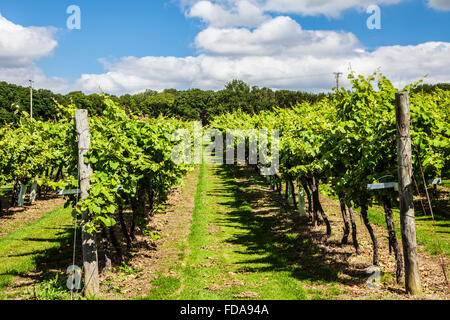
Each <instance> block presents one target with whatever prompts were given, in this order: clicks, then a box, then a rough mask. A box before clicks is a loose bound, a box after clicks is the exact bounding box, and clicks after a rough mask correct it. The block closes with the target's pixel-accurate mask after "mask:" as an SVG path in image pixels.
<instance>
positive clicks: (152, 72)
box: [0, 0, 450, 95]
mask: <svg viewBox="0 0 450 320" xmlns="http://www.w3.org/2000/svg"><path fill="white" fill-rule="evenodd" d="M186 1H188V2H189V1H191V0H186ZM356 2H357V1H353V0H348V1H340V0H336V1H333V3H331V2H330V1H324V0H316V1H313V2H311V1H310V0H304V1H300V0H299V1H288V0H265V1H257V0H247V1H236V0H222V1H215V2H214V3H213V2H211V1H195V2H189V4H188V7H187V8H191V10H188V11H187V16H188V17H198V18H201V19H203V21H204V22H205V23H206V24H207V25H206V26H205V28H204V29H203V30H202V31H201V32H200V33H199V34H198V35H197V37H196V39H195V43H194V45H195V47H196V48H197V49H198V55H197V56H189V57H132V56H131V57H123V58H121V59H118V60H114V61H110V60H102V59H101V60H100V62H101V63H102V64H103V65H104V67H105V69H106V70H107V72H105V73H102V74H83V75H81V77H80V78H79V79H77V80H76V81H74V82H69V81H68V80H66V79H61V78H48V77H46V76H45V74H44V72H43V71H42V70H41V69H39V68H38V67H37V66H36V65H35V64H34V62H33V61H34V60H36V59H39V58H41V57H44V56H48V55H51V54H52V52H53V50H54V48H55V47H56V45H57V42H56V40H54V39H53V33H52V32H53V31H52V29H51V28H36V27H28V28H25V27H22V26H18V25H15V24H13V23H12V22H9V21H8V20H6V19H4V18H3V17H1V16H0V30H7V32H1V33H0V49H1V51H0V80H4V81H9V82H13V83H17V84H21V85H24V84H25V83H24V82H25V81H26V80H28V79H34V80H35V81H36V86H37V87H45V88H50V89H52V90H54V91H56V92H68V91H69V90H83V91H85V92H88V93H89V92H98V91H99V90H104V91H105V92H108V93H112V94H117V95H120V94H124V93H137V92H141V91H144V90H146V89H156V90H163V89H165V88H179V89H183V88H203V89H221V88H223V87H224V85H225V84H226V83H227V82H228V81H230V80H232V79H241V80H244V81H246V82H248V83H249V84H250V85H258V86H266V87H270V88H275V89H277V88H280V89H281V88H286V89H296V90H307V91H313V92H318V91H328V90H330V89H331V88H332V87H333V86H334V76H333V72H335V71H341V72H344V73H346V72H347V71H348V67H349V65H350V64H351V66H352V68H353V70H355V71H356V72H358V73H362V74H366V75H367V74H370V73H372V72H373V71H375V70H376V69H377V68H379V67H380V68H381V71H382V72H383V73H384V74H386V75H387V76H388V78H389V79H391V80H392V81H393V82H394V84H395V85H396V86H397V87H398V88H401V87H402V86H404V85H405V84H407V83H411V82H413V81H416V80H418V79H420V78H421V77H423V76H424V75H425V74H429V78H428V81H429V82H450V64H449V63H448V62H449V58H448V57H449V56H450V43H448V42H427V43H422V44H419V45H415V46H388V47H380V48H378V49H376V50H375V51H373V52H367V51H366V50H365V48H364V46H363V45H362V44H361V43H360V42H359V40H358V39H357V38H356V37H355V35H353V34H352V33H349V32H337V31H319V30H305V29H303V28H302V27H301V25H300V24H299V23H298V22H296V21H295V20H293V19H292V18H290V17H288V16H277V17H271V16H268V15H266V11H265V10H267V8H268V7H267V6H266V7H264V8H266V9H264V8H263V7H262V6H261V3H263V4H264V5H271V6H273V9H271V10H274V11H275V8H276V7H277V6H278V8H281V9H282V10H288V11H289V10H290V11H295V10H297V11H298V12H302V13H303V14H313V13H315V12H321V14H337V13H339V12H341V11H342V10H344V9H345V8H346V7H355V6H356V4H355V3H356ZM366 2H367V3H368V2H369V1H366V0H363V1H358V3H363V4H365V3H366ZM380 2H384V3H394V2H398V1H396V0H391V1H389V0H384V1H378V2H377V3H380ZM258 3H259V4H260V6H257V4H258ZM371 3H372V1H371ZM307 4H309V6H306V5H307ZM326 4H328V7H327V5H326ZM283 5H284V7H283ZM258 8H259V9H258ZM302 8H304V9H302ZM281 9H277V10H281ZM308 10H309V11H308ZM327 10H328V11H327ZM308 12H309V13H308ZM37 42H38V43H39V44H38V45H37V44H36V43H37ZM3 48H6V49H5V50H3ZM341 82H342V84H343V85H345V86H348V85H349V82H348V81H347V80H346V79H342V81H341Z"/></svg>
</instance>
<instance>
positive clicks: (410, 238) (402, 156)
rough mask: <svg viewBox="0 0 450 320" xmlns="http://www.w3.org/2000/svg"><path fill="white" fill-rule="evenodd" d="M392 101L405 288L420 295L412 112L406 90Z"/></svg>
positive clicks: (397, 94)
mask: <svg viewBox="0 0 450 320" xmlns="http://www.w3.org/2000/svg"><path fill="white" fill-rule="evenodd" d="M395 100H396V108H395V109H396V119H397V150H398V184H399V193H400V224H401V229H402V243H403V255H404V257H405V285H406V291H407V292H408V293H410V294H413V295H415V294H420V292H421V284H420V270H419V257H418V255H417V239H416V225H415V219H414V203H413V193H412V190H413V188H412V187H413V185H412V152H411V134H410V125H411V115H410V108H409V93H408V92H397V93H396V94H395Z"/></svg>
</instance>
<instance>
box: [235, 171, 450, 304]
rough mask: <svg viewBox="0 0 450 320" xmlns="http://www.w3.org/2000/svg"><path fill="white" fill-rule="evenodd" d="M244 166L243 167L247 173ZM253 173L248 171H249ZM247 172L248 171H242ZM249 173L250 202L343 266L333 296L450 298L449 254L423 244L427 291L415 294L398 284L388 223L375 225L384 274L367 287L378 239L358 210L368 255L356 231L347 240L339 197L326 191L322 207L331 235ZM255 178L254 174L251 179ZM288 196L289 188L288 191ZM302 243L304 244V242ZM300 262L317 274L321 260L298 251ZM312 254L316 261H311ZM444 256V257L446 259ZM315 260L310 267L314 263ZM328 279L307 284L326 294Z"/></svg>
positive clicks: (241, 181)
mask: <svg viewBox="0 0 450 320" xmlns="http://www.w3.org/2000/svg"><path fill="white" fill-rule="evenodd" d="M242 170H244V169H242V168H241V171H242ZM247 171H248V169H247ZM241 175H242V174H241ZM243 175H244V176H243V177H240V178H238V179H237V181H238V185H239V187H240V188H241V189H242V190H244V191H246V192H245V194H246V195H247V197H246V200H247V201H248V202H249V204H250V206H251V207H252V209H253V210H254V212H256V213H257V212H261V211H266V212H267V211H270V212H272V213H271V214H280V212H281V214H282V215H284V217H283V218H280V220H281V221H282V222H283V225H284V226H286V227H284V228H283V227H280V228H279V230H278V232H282V233H286V232H292V233H297V234H298V239H299V241H301V240H305V239H308V240H310V241H311V242H312V244H314V245H315V246H316V247H317V248H318V249H319V252H318V253H316V255H317V256H319V257H320V259H321V263H322V262H323V263H324V264H325V266H329V267H330V268H332V269H336V268H337V269H338V272H336V274H337V277H336V278H335V279H332V280H333V281H335V282H337V283H338V285H337V286H335V289H338V290H339V291H340V292H341V294H339V295H338V296H333V299H346V300H348V299H363V300H364V299H370V300H378V299H393V300H394V299H395V300H398V299H433V300H436V299H449V298H450V290H449V289H450V288H449V286H448V285H447V284H446V282H445V277H444V275H443V270H442V263H441V262H442V261H443V262H444V265H445V266H446V269H447V274H450V272H449V271H450V270H449V268H448V266H449V262H450V261H449V259H448V257H446V256H442V257H437V256H432V255H430V254H428V253H427V252H426V250H425V248H424V247H423V246H420V245H419V246H418V251H419V261H420V271H421V280H422V287H423V294H422V295H420V296H415V297H411V296H409V295H408V294H407V293H406V291H405V289H404V285H403V284H397V283H396V281H395V271H396V262H395V257H394V254H393V253H392V255H390V254H389V242H388V238H387V236H388V232H387V229H386V228H385V227H384V228H383V227H380V226H378V225H375V224H372V227H373V229H374V231H375V234H376V236H377V239H378V245H379V252H378V255H379V261H380V269H381V274H382V278H383V279H384V281H381V284H380V288H379V289H371V288H369V287H368V286H367V283H366V281H367V279H368V278H369V276H370V273H367V269H368V268H369V267H371V266H372V242H371V239H370V235H369V233H368V231H367V229H366V227H365V225H364V224H363V221H362V218H361V217H360V215H359V214H358V213H356V212H355V214H356V217H355V218H356V223H357V230H358V242H359V245H360V248H361V250H362V251H363V252H362V254H359V255H357V254H356V252H355V249H354V247H353V243H352V238H351V234H350V236H349V241H348V244H347V245H342V244H341V239H342V236H343V227H344V224H343V221H342V216H341V211H340V204H339V201H338V200H334V199H332V198H330V197H328V196H326V195H322V194H321V195H320V200H321V203H322V206H323V208H324V210H325V212H326V214H327V215H328V219H329V221H330V224H331V228H332V235H331V237H327V236H326V227H325V225H322V226H319V227H314V226H312V225H311V224H310V223H309V221H308V218H307V217H306V216H303V217H301V216H300V215H299V213H296V212H295V210H294V209H292V208H290V207H289V206H288V204H287V201H286V200H285V199H284V197H282V196H280V195H278V193H277V192H275V191H272V190H271V189H270V187H269V186H264V185H261V184H262V183H263V184H264V182H261V181H263V180H262V179H260V180H259V183H255V182H253V183H248V179H249V176H250V175H251V173H249V172H246V173H244V174H243ZM250 179H254V178H250ZM282 194H284V192H282ZM397 239H398V241H399V244H400V247H401V235H399V234H397ZM299 247H300V245H299ZM298 255H299V260H298V261H297V262H296V263H297V264H298V265H299V266H301V268H302V269H303V270H304V271H305V272H311V274H314V273H315V269H317V264H316V263H315V262H313V261H314V257H309V256H307V255H306V254H300V253H299V254H298ZM309 258H311V260H312V261H305V259H309ZM441 259H442V260H441ZM308 264H310V265H308ZM321 282H323V281H311V283H310V284H309V285H307V288H308V289H309V290H308V291H310V292H324V291H326V290H327V288H329V287H330V285H329V284H328V283H326V282H325V283H321Z"/></svg>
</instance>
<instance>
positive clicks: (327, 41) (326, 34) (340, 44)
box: [195, 17, 360, 57]
mask: <svg viewBox="0 0 450 320" xmlns="http://www.w3.org/2000/svg"><path fill="white" fill-rule="evenodd" d="M195 44H196V47H197V48H199V49H200V50H201V51H202V52H206V53H208V54H211V55H231V56H234V55H239V56H245V55H258V56H272V55H278V56H282V55H284V56H287V57H289V56H305V55H315V56H323V55H328V54H329V53H330V52H333V55H335V56H338V55H344V54H349V53H352V52H354V51H355V50H356V49H358V46H360V45H359V41H358V39H357V38H356V37H355V36H354V35H353V34H352V33H344V32H335V31H310V30H303V29H302V27H301V26H300V25H299V24H298V23H297V22H296V21H295V20H293V19H291V18H289V17H276V18H274V19H271V20H269V21H266V22H264V23H263V24H262V25H260V26H259V27H258V28H256V29H255V30H253V31H251V30H249V29H245V28H226V29H219V28H212V27H210V28H207V29H205V30H203V31H202V32H200V33H199V34H198V36H197V37H196V40H195Z"/></svg>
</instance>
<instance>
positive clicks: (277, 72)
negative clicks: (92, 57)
mask: <svg viewBox="0 0 450 320" xmlns="http://www.w3.org/2000/svg"><path fill="white" fill-rule="evenodd" d="M449 55H450V44H449V43H446V42H427V43H423V44H420V45H417V46H392V47H381V48H378V49H377V50H375V51H373V52H366V51H364V50H357V51H355V52H353V53H351V54H350V53H349V55H346V56H342V55H341V56H333V55H332V54H329V55H326V54H322V55H304V56H295V55H293V56H286V55H277V54H272V55H242V56H225V55H224V56H220V55H217V56H213V55H205V54H202V55H199V56H197V57H186V58H176V57H144V58H136V57H127V58H123V59H121V60H120V61H118V62H109V63H106V62H104V64H105V67H107V68H108V70H109V72H107V73H105V74H85V75H83V76H82V77H81V79H80V80H79V83H78V85H79V86H81V87H82V89H83V90H85V91H88V92H95V91H98V89H99V86H100V87H101V89H103V90H105V91H107V92H110V93H114V94H122V93H125V92H140V91H143V90H145V89H147V88H152V89H157V90H162V89H164V88H192V87H197V88H205V89H220V88H223V86H224V84H226V83H227V82H228V81H230V80H231V79H242V80H244V81H246V82H248V83H249V84H252V85H259V86H266V87H270V88H274V89H281V88H288V89H297V90H309V91H314V92H319V91H329V90H330V89H331V88H332V87H333V85H334V78H333V74H332V72H333V71H342V72H344V73H345V72H347V71H349V66H350V65H351V67H352V69H353V70H355V71H356V72H358V73H362V74H366V75H368V74H371V73H372V72H374V71H375V70H376V69H377V68H379V67H380V68H381V71H382V72H383V73H384V74H385V75H387V76H388V78H389V79H391V80H392V81H393V82H394V84H395V85H396V86H397V87H398V88H401V87H403V86H404V85H406V84H408V83H411V82H413V81H416V80H418V79H420V78H422V77H423V76H424V75H425V74H429V77H428V81H431V82H448V81H450V78H449V74H450V66H449V65H448V63H446V61H447V59H448V58H447V57H448V56H449ZM342 83H343V85H346V86H348V84H349V83H348V81H345V80H343V82H342Z"/></svg>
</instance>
